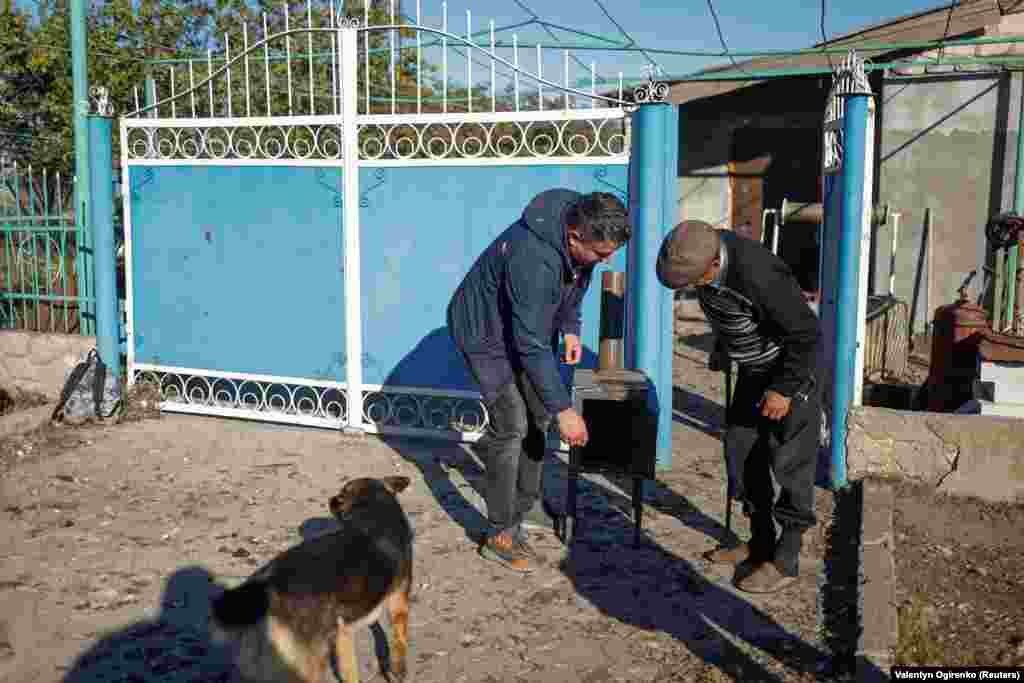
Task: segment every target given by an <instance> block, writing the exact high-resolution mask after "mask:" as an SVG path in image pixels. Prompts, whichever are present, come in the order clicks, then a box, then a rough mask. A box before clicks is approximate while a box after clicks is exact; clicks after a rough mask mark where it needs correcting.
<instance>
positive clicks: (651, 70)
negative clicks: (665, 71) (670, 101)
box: [633, 64, 668, 104]
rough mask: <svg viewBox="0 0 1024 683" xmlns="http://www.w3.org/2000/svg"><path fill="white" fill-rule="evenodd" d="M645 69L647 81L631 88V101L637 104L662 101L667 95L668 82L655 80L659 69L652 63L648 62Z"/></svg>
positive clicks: (659, 71)
mask: <svg viewBox="0 0 1024 683" xmlns="http://www.w3.org/2000/svg"><path fill="white" fill-rule="evenodd" d="M645 71H647V83H644V84H643V85H638V86H637V87H635V88H633V101H634V102H636V103H637V104H648V103H652V102H664V101H665V98H666V97H668V83H665V82H664V81H658V80H656V79H657V76H658V75H660V73H661V69H660V68H659V67H657V66H655V65H653V64H648V65H647V66H646V67H645Z"/></svg>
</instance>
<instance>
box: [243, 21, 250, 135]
mask: <svg viewBox="0 0 1024 683" xmlns="http://www.w3.org/2000/svg"><path fill="white" fill-rule="evenodd" d="M242 49H243V50H244V51H245V115H246V116H252V96H251V94H250V92H249V24H248V23H247V22H245V21H243V22H242Z"/></svg>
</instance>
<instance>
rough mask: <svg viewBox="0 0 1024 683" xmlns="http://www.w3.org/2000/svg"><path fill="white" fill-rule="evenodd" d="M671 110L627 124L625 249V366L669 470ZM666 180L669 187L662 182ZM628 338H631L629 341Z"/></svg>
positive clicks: (643, 108)
mask: <svg viewBox="0 0 1024 683" xmlns="http://www.w3.org/2000/svg"><path fill="white" fill-rule="evenodd" d="M675 113H676V110H675V107H674V106H673V105H670V104H666V103H656V102H651V103H648V104H643V105H640V107H639V109H638V110H637V111H636V112H635V113H634V114H633V120H632V123H631V126H632V131H631V136H632V150H631V151H630V188H629V209H630V216H631V220H632V223H633V237H632V239H630V241H629V246H628V247H627V260H628V261H627V262H628V266H627V270H626V276H627V280H628V284H627V286H626V316H627V320H628V321H629V324H628V326H627V330H628V332H627V347H626V367H627V368H628V369H631V370H639V371H641V372H644V373H645V374H646V375H647V377H648V378H649V380H650V382H651V384H652V385H653V389H654V390H653V392H651V394H650V396H649V404H648V407H649V409H650V410H651V412H652V413H654V414H655V415H657V418H658V438H657V455H656V463H657V467H658V468H659V469H668V468H669V467H671V466H672V345H673V339H672V292H671V291H670V290H669V289H667V288H665V287H662V286H661V285H660V284H659V283H658V279H657V275H656V273H655V263H656V262H657V259H658V250H659V249H660V248H661V242H662V240H663V239H664V237H665V235H666V234H667V233H668V231H669V230H671V229H672V227H673V225H675V222H676V221H675V220H674V218H675V205H676V203H675V199H674V197H675V187H676V185H675V182H674V175H675V172H676V169H675V165H674V164H673V163H671V160H672V159H675V158H676V154H677V149H675V148H674V147H678V128H677V126H675V125H673V123H674V122H675V120H676V117H675V116H674V114H675ZM669 176H672V181H673V182H672V183H671V184H670V183H669V182H667V181H668V180H669ZM630 337H631V338H630Z"/></svg>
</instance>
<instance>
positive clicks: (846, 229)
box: [831, 93, 870, 489]
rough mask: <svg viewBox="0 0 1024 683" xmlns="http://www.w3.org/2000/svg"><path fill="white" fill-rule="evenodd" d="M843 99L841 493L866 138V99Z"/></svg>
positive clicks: (838, 339) (836, 459)
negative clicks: (844, 153) (844, 105)
mask: <svg viewBox="0 0 1024 683" xmlns="http://www.w3.org/2000/svg"><path fill="white" fill-rule="evenodd" d="M869 97H870V95H868V94H861V93H856V94H852V95H848V96H846V98H845V99H846V107H845V116H844V117H843V140H844V141H845V145H844V148H845V149H846V150H847V155H846V156H845V158H844V159H843V175H842V181H841V182H842V185H841V187H842V192H843V199H842V200H843V208H842V214H841V216H842V225H841V228H840V231H839V258H838V273H837V277H836V290H837V296H836V309H835V360H834V362H835V373H834V375H833V377H832V444H831V445H832V458H831V460H832V463H831V464H832V468H831V469H832V473H831V474H832V477H831V478H832V487H833V489H841V488H845V487H846V484H847V481H846V422H847V411H848V410H849V408H850V404H851V402H852V399H853V390H854V386H855V384H856V377H855V376H854V375H855V368H856V355H857V353H856V352H857V313H858V311H857V299H858V296H857V289H858V284H859V282H860V277H859V273H860V266H861V263H860V250H861V239H862V238H863V236H862V234H861V233H862V232H863V228H862V216H863V212H864V208H865V207H864V182H865V177H864V171H865V169H864V150H865V149H866V147H865V141H866V137H867V117H868V98H869Z"/></svg>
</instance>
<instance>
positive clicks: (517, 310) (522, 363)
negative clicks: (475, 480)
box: [448, 189, 594, 415]
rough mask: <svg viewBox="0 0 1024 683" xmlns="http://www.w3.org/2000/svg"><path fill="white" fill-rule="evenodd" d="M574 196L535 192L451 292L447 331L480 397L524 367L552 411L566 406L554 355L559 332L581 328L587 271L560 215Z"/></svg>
mask: <svg viewBox="0 0 1024 683" xmlns="http://www.w3.org/2000/svg"><path fill="white" fill-rule="evenodd" d="M579 197H580V194H579V193H577V192H573V191H571V190H565V189H556V190H547V191H545V192H542V193H540V194H539V195H537V196H536V197H534V198H533V199H532V200H531V201H530V204H529V205H528V206H527V207H526V209H525V210H524V211H523V215H522V217H521V218H520V219H519V220H518V221H516V222H515V223H513V224H512V225H511V226H509V227H508V228H506V229H505V231H504V232H502V233H501V234H500V235H498V237H497V239H495V240H494V242H492V243H491V245H490V246H489V247H487V249H485V250H484V252H483V254H481V255H480V257H479V258H478V259H477V260H476V263H474V264H473V267H472V268H470V270H469V272H468V273H467V274H466V277H465V278H464V279H463V281H462V283H461V284H460V285H459V287H458V289H456V290H455V294H454V295H452V300H451V302H450V303H449V304H448V329H449V331H450V333H451V335H452V339H453V340H454V341H455V344H456V346H458V347H459V349H460V350H461V351H462V353H463V355H464V356H465V358H466V361H467V362H468V363H469V366H470V369H471V370H472V371H473V374H474V375H475V376H476V379H477V381H478V382H479V383H480V391H481V393H482V394H483V397H484V401H485V402H487V403H490V402H491V401H493V400H494V399H495V397H496V396H497V393H498V390H499V389H501V387H503V386H504V385H506V384H507V383H509V382H511V381H512V380H513V378H514V373H515V372H517V371H518V370H524V371H525V372H526V374H527V376H528V377H529V378H530V380H532V382H533V385H534V387H536V389H537V394H538V395H539V396H540V399H541V401H543V403H544V406H545V407H546V408H547V410H548V412H549V413H550V414H551V415H555V414H557V413H559V412H561V411H562V410H564V409H566V408H570V407H571V406H572V402H571V401H570V399H569V392H568V389H567V388H566V386H565V384H564V382H562V378H561V376H560V374H559V369H558V359H557V357H556V353H557V346H558V334H559V333H562V334H575V335H579V333H580V302H581V301H582V300H583V295H584V294H585V293H586V291H587V287H588V286H589V285H590V279H591V276H592V274H593V270H594V268H593V266H588V267H585V268H584V267H578V266H576V265H575V264H574V263H573V261H572V259H571V258H570V256H569V250H568V244H567V241H566V228H565V214H566V211H567V210H568V208H569V207H570V206H571V204H572V202H574V201H575V200H576V199H578V198H579Z"/></svg>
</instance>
